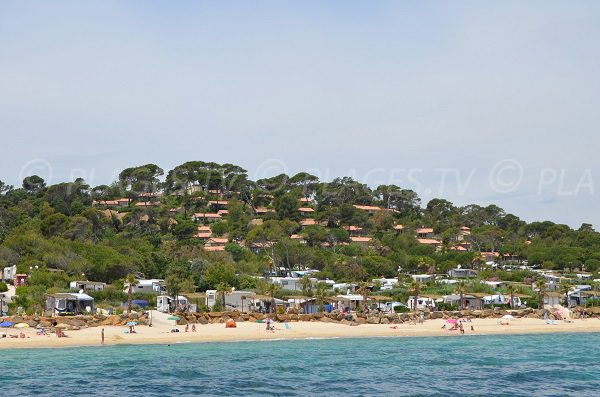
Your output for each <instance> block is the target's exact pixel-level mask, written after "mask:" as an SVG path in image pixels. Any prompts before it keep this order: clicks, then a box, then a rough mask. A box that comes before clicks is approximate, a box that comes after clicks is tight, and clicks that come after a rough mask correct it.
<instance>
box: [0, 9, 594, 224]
mask: <svg viewBox="0 0 600 397" xmlns="http://www.w3.org/2000/svg"><path fill="white" fill-rule="evenodd" d="M599 17H600V3H599V2H593V1H589V2H588V1H552V2H547V1H503V2H492V1H455V2H442V1H418V2H416V1H373V2H365V1H322V2H319V1H294V2H292V1H289V2H288V1H272V2H271V1H257V2H245V1H237V2H236V1H211V2H209V1H206V2H203V1H177V2H161V1H86V2H82V1H60V0H59V1H53V2H47V1H39V2H38V1H8V0H0V138H1V139H0V180H2V181H4V182H7V183H10V184H13V185H20V181H21V180H22V179H23V178H24V177H25V176H28V175H32V174H38V175H40V176H42V177H43V178H44V179H45V180H46V181H47V182H48V183H58V182H63V181H67V180H74V179H75V178H77V177H83V178H84V179H85V180H86V181H87V182H88V183H89V184H91V185H92V186H95V185H100V184H106V183H109V182H111V181H113V180H114V179H115V178H116V176H117V175H118V173H119V172H120V171H121V170H122V169H123V168H126V167H131V166H136V165H141V164H147V163H155V164H157V165H159V166H160V167H162V168H163V169H164V170H165V172H167V171H168V170H170V169H172V168H174V167H175V166H177V165H179V164H182V163H184V162H186V161H191V160H203V161H215V162H219V163H234V164H238V165H240V166H242V167H244V168H245V169H246V170H248V174H249V176H250V178H252V179H259V178H264V177H269V176H273V175H276V174H279V173H281V172H285V173H288V174H294V173H296V172H299V171H309V172H311V173H312V174H314V175H317V176H318V177H320V178H321V180H323V181H329V180H331V179H333V178H335V177H338V176H351V177H353V178H355V179H357V180H359V181H361V182H364V183H367V184H369V185H370V186H372V187H376V186H377V185H379V184H395V185H398V186H401V187H403V188H410V189H413V190H415V191H416V192H417V193H419V195H420V196H421V198H422V200H423V204H426V203H427V201H428V200H430V199H432V198H435V197H439V198H445V199H447V200H449V201H451V202H453V203H454V204H455V205H460V206H462V205H467V204H471V203H473V204H479V205H488V204H491V203H494V204H496V205H499V206H500V207H502V208H504V209H505V210H506V211H507V212H510V213H514V214H516V215H518V216H519V217H521V218H522V219H525V220H527V221H534V220H551V221H554V222H557V223H565V224H568V225H570V226H572V227H579V225H580V224H581V223H584V222H586V223H592V224H594V225H596V226H600V208H599V207H598V205H597V202H598V194H600V192H599V190H600V163H599V161H598V160H597V149H598V147H599V146H600V145H599V144H600V137H599V131H598V126H599V122H600V112H599V111H598V109H599V108H600V72H599V71H600V46H599V45H598V42H600V24H598V23H597V21H598V19H599Z"/></svg>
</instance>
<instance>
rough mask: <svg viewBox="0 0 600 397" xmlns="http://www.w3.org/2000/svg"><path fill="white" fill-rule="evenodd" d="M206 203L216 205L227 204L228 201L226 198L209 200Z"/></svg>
mask: <svg viewBox="0 0 600 397" xmlns="http://www.w3.org/2000/svg"><path fill="white" fill-rule="evenodd" d="M208 204H216V205H227V204H229V201H227V200H210V201H209V202H208Z"/></svg>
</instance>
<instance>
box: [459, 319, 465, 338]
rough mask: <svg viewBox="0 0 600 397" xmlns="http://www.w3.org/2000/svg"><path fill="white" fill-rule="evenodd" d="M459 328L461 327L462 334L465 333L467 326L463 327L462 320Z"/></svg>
mask: <svg viewBox="0 0 600 397" xmlns="http://www.w3.org/2000/svg"><path fill="white" fill-rule="evenodd" d="M458 328H459V329H460V334H461V335H463V334H464V333H465V328H464V327H463V323H462V321H461V322H460V325H459V326H458Z"/></svg>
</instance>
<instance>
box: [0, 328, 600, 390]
mask: <svg viewBox="0 0 600 397" xmlns="http://www.w3.org/2000/svg"><path fill="white" fill-rule="evenodd" d="M599 346H600V334H555V335H512V336H465V337H436V338H432V337H428V338H369V339H333V340H298V341H262V342H236V343H210V344H209V343H207V344H174V345H170V346H167V345H146V346H110V347H86V348H69V349H35V350H33V349H23V350H0V396H5V397H8V396H30V395H32V396H35V395H44V396H87V395H103V396H197V395H203V396H217V395H219V396H230V395H236V396H341V395H346V396H377V395H387V396H457V395H466V396H600V347H599Z"/></svg>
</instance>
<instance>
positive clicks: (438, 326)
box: [0, 318, 600, 349]
mask: <svg viewBox="0 0 600 397" xmlns="http://www.w3.org/2000/svg"><path fill="white" fill-rule="evenodd" d="M444 324H446V322H445V320H428V321H425V322H424V323H423V324H416V325H413V324H408V323H404V324H398V325H394V326H392V325H382V324H365V325H359V326H348V325H343V324H336V323H323V322H290V323H288V327H287V328H286V326H285V324H283V323H276V324H275V328H276V330H275V331H274V332H269V331H266V329H265V324H262V323H249V322H240V323H238V324H237V328H225V324H207V325H197V327H196V328H197V332H191V327H190V332H185V327H184V326H177V328H178V329H179V330H180V332H171V329H172V328H173V327H172V326H169V325H167V324H156V325H154V326H152V327H148V326H137V327H136V333H135V334H129V333H125V331H126V330H127V327H117V326H110V327H104V334H105V342H104V344H105V345H119V344H171V343H202V342H232V341H249V340H275V339H306V338H366V337H416V336H417V337H418V336H456V337H465V336H469V335H493V334H498V335H505V334H541V333H556V332H600V319H597V318H593V319H585V320H573V322H570V323H566V322H560V321H557V322H556V324H546V322H545V321H544V320H540V319H533V318H523V319H516V320H513V321H511V322H510V325H501V324H499V320H498V319H495V318H487V319H475V320H473V321H472V322H465V323H464V328H465V334H464V335H460V333H459V331H450V330H448V327H449V326H450V325H449V324H447V325H446V328H442V326H443V325H444ZM471 326H473V330H471ZM394 327H395V328H394ZM101 330H102V328H100V327H92V328H86V329H82V330H77V331H67V332H66V334H67V337H65V338H58V337H57V336H56V335H55V334H50V336H44V335H36V330H35V329H31V328H26V329H23V330H22V331H23V332H24V333H25V335H26V336H27V337H26V338H24V339H15V338H10V337H8V336H7V337H6V338H2V339H0V349H2V348H55V347H75V346H100V345H101ZM19 332H21V330H19V329H11V328H9V329H2V330H1V331H0V333H6V334H7V335H11V334H18V333H19Z"/></svg>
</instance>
